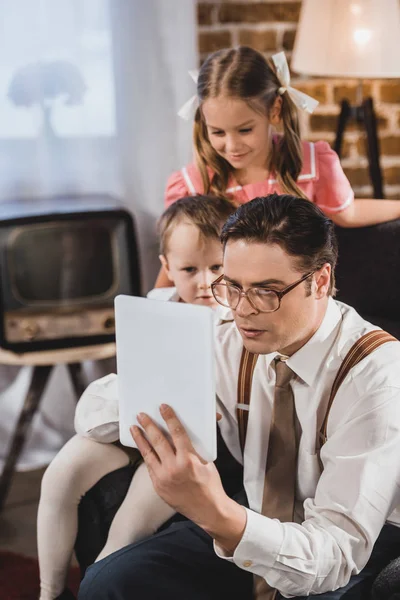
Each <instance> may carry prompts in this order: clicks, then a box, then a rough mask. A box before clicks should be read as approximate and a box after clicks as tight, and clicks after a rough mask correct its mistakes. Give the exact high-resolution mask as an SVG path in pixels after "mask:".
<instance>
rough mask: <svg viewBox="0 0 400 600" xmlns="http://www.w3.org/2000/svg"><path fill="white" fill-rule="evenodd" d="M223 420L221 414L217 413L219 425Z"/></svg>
mask: <svg viewBox="0 0 400 600" xmlns="http://www.w3.org/2000/svg"><path fill="white" fill-rule="evenodd" d="M221 419H222V415H221V413H219V412H217V423H218V421H220V420H221Z"/></svg>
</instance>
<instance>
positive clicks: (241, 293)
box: [211, 271, 315, 313]
mask: <svg viewBox="0 0 400 600" xmlns="http://www.w3.org/2000/svg"><path fill="white" fill-rule="evenodd" d="M314 273H315V271H310V272H309V273H307V275H303V277H302V278H301V279H299V280H297V281H295V282H294V283H291V284H290V285H288V286H286V287H285V288H283V290H272V289H270V288H268V287H261V286H254V287H250V288H249V289H248V290H247V291H246V292H245V291H244V290H241V289H240V287H238V286H237V285H235V284H234V283H226V282H222V279H223V277H225V275H224V273H223V274H222V275H220V276H219V277H218V279H216V280H215V281H213V282H212V284H211V292H212V295H213V296H214V299H215V300H216V301H217V302H218V304H220V305H221V306H224V307H225V308H230V309H231V310H236V309H237V307H238V306H239V304H240V300H241V299H242V298H246V299H247V302H248V303H249V304H250V306H251V307H252V308H253V309H254V310H256V311H257V312H260V313H273V312H276V311H277V310H279V309H280V307H281V302H282V298H283V297H284V296H286V294H288V293H289V292H291V291H292V290H294V288H295V287H297V286H298V285H300V283H302V282H303V281H305V280H306V279H308V277H310V276H311V275H314ZM217 285H224V286H225V287H228V286H229V287H233V288H235V289H237V290H238V292H239V300H238V303H237V304H236V307H235V308H232V307H231V306H229V305H228V306H227V305H226V304H221V302H219V301H218V299H217V297H216V296H215V294H214V287H215V286H217ZM250 290H266V291H269V292H273V293H274V294H276V295H277V297H278V302H279V304H278V307H277V308H275V310H261V309H259V308H258V307H257V306H254V304H253V303H252V301H251V298H250V297H249V296H248V293H249V291H250Z"/></svg>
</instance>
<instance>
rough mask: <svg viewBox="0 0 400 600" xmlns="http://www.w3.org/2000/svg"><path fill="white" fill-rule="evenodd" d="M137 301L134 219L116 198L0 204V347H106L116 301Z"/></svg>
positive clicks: (111, 336) (21, 349)
mask: <svg viewBox="0 0 400 600" xmlns="http://www.w3.org/2000/svg"><path fill="white" fill-rule="evenodd" d="M118 294H132V295H140V273H139V260H138V248H137V242H136V236H135V224H134V220H133V217H132V215H131V214H130V213H129V212H128V211H127V210H126V209H124V208H123V206H122V204H121V203H120V202H118V200H116V199H115V198H112V197H110V196H106V195H104V196H101V195H88V196H79V197H78V196H57V197H52V198H48V199H40V200H37V199H35V200H34V199H26V200H14V201H12V202H11V201H9V202H3V203H1V202H0V347H1V348H4V349H7V350H12V351H13V352H18V353H19V352H28V351H29V352H30V351H38V350H49V349H53V348H69V347H74V346H75V347H76V346H82V345H89V344H101V343H106V342H112V341H114V339H115V329H114V298H115V296H117V295H118Z"/></svg>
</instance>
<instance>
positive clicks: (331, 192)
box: [156, 46, 400, 287]
mask: <svg viewBox="0 0 400 600" xmlns="http://www.w3.org/2000/svg"><path fill="white" fill-rule="evenodd" d="M289 84H290V77H289V70H288V66H287V62H286V58H285V55H284V53H283V52H281V53H279V54H277V55H275V56H273V57H272V63H269V62H268V61H267V60H265V58H264V57H263V56H262V55H261V54H260V53H259V52H257V51H256V50H253V49H252V48H248V47H244V46H242V47H238V48H232V49H226V50H219V51H217V52H214V53H213V54H211V55H210V56H209V57H208V58H207V60H206V61H205V62H204V63H203V65H202V67H201V69H200V72H199V75H198V80H197V102H198V108H197V110H196V113H195V119H194V129H193V139H194V154H195V162H194V163H191V164H189V165H187V166H186V167H184V168H183V169H181V171H177V172H175V173H173V174H172V175H171V176H170V178H169V180H168V183H167V189H166V197H165V200H166V204H167V206H169V205H170V204H171V203H172V202H174V201H175V200H176V199H177V198H179V197H181V196H183V195H185V194H188V193H190V194H195V193H207V194H226V195H227V196H229V197H230V198H231V199H232V200H233V201H234V202H235V203H237V204H243V203H244V202H248V201H249V200H252V199H253V198H255V197H256V196H265V195H267V194H271V193H272V192H277V193H290V194H295V195H297V196H300V197H302V198H305V199H308V200H311V202H315V203H316V204H317V205H318V206H319V207H320V208H321V209H322V210H323V211H324V212H325V213H326V214H328V215H329V216H330V218H331V219H332V220H333V221H334V223H336V224H337V225H340V226H342V227H362V226H366V225H373V224H376V223H382V222H384V221H390V220H392V219H397V218H399V217H400V202H398V201H397V200H354V193H353V191H352V189H351V186H350V183H349V181H348V179H347V177H346V176H345V174H344V172H343V170H342V167H341V165H340V162H339V158H338V156H337V154H336V153H335V152H334V151H333V150H332V149H331V148H330V146H329V145H328V144H327V143H326V142H323V141H320V142H316V143H312V142H305V141H301V138H300V129H299V121H298V108H301V109H305V110H308V112H312V110H313V108H314V107H315V106H316V104H317V103H316V102H315V101H314V100H312V99H311V98H309V97H308V96H306V95H305V94H301V93H300V92H298V91H297V90H294V89H293V88H292V87H290V85H289ZM278 126H279V127H280V128H281V129H282V134H281V135H274V134H273V130H274V129H275V128H276V127H278ZM160 284H161V285H168V283H167V279H166V276H165V273H163V274H162V275H161V276H160V277H159V279H158V280H157V283H156V287H158V286H160Z"/></svg>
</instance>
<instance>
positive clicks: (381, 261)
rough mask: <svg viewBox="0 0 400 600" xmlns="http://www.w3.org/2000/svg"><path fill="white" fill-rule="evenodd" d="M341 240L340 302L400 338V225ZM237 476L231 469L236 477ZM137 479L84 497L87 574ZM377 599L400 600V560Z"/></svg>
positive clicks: (126, 471)
mask: <svg viewBox="0 0 400 600" xmlns="http://www.w3.org/2000/svg"><path fill="white" fill-rule="evenodd" d="M337 236H338V242H339V262H338V266H337V269H336V281H337V288H338V293H337V299H338V300H341V301H342V302H346V303H347V304H350V305H352V306H354V308H356V309H357V310H358V312H359V313H360V314H361V315H362V316H363V317H364V318H366V319H367V320H369V321H371V322H372V323H374V324H376V325H378V326H380V327H382V328H383V329H385V330H387V331H388V332H389V333H391V334H392V335H394V336H396V337H398V338H399V339H400V220H397V221H393V222H391V223H385V224H383V225H377V226H373V227H363V228H360V229H342V228H339V227H338V228H337ZM399 456H400V454H399ZM219 460H224V457H219ZM234 471H235V469H234V467H232V471H231V473H234ZM132 475H133V468H132V467H125V468H123V469H119V470H118V471H115V472H114V473H110V474H109V475H107V476H106V477H103V479H102V480H101V481H99V482H98V483H97V484H96V485H95V486H94V487H93V488H92V489H91V490H90V491H89V492H88V493H87V494H86V496H85V497H84V498H83V500H82V502H81V505H80V508H79V534H78V538H77V542H76V548H75V549H76V554H77V558H78V561H79V564H80V566H81V569H82V572H84V571H85V569H86V567H87V566H88V565H90V564H91V563H92V562H93V561H94V559H95V557H96V556H97V554H98V553H99V552H100V550H101V548H102V546H103V545H104V543H105V541H106V537H107V532H108V528H109V526H110V523H111V521H112V519H113V516H114V514H115V512H116V510H117V509H118V507H119V505H120V504H121V502H122V499H123V498H124V496H125V494H126V491H127V489H128V486H129V483H130V481H131V477H132ZM239 475H240V473H239ZM227 480H228V482H229V481H231V483H230V484H229V483H228V488H229V491H231V492H232V491H235V489H236V487H237V484H238V480H237V473H235V476H231V475H229V474H228V477H227ZM232 482H233V483H232ZM229 486H230V487H229ZM399 556H400V547H399ZM372 594H373V596H372V598H373V600H396V599H397V600H399V599H400V559H396V560H395V561H393V562H392V563H391V564H390V565H389V566H388V567H386V568H385V569H384V570H383V571H382V572H381V574H380V575H379V577H378V578H377V580H376V582H375V584H374V586H373V590H372ZM366 600H367V599H366Z"/></svg>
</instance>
